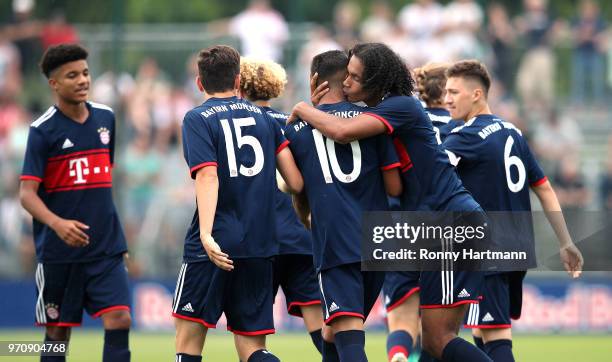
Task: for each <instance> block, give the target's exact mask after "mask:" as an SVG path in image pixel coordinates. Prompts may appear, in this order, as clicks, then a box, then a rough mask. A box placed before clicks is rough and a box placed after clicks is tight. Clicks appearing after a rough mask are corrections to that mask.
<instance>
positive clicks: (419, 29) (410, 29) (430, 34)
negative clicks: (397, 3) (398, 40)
mask: <svg viewBox="0 0 612 362" xmlns="http://www.w3.org/2000/svg"><path fill="white" fill-rule="evenodd" d="M443 12H444V8H443V7H442V6H441V5H440V4H438V2H437V1H434V0H416V1H414V2H411V3H409V4H407V5H406V6H404V7H403V8H402V9H401V10H400V13H399V16H398V19H397V21H398V24H399V25H400V26H401V28H402V29H403V30H404V31H405V32H406V35H407V38H408V42H409V43H410V44H411V46H413V47H414V48H415V49H418V51H417V52H416V53H419V55H417V56H415V57H414V59H413V60H412V64H413V66H418V65H422V64H425V63H427V62H430V61H448V56H447V55H448V53H447V52H446V48H445V47H444V46H443V45H442V38H441V37H440V32H441V30H442V26H443V18H442V15H443Z"/></svg>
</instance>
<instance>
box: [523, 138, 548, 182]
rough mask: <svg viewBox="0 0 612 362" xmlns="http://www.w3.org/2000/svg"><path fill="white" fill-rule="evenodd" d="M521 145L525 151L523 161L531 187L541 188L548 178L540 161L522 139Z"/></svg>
mask: <svg viewBox="0 0 612 362" xmlns="http://www.w3.org/2000/svg"><path fill="white" fill-rule="evenodd" d="M521 143H522V144H523V149H524V152H523V154H524V159H523V161H524V163H525V168H527V179H528V181H529V185H531V186H532V187H536V186H540V185H541V184H543V183H544V182H546V180H547V178H546V176H545V175H544V171H543V170H542V167H540V164H539V163H538V161H537V160H536V159H535V157H534V156H533V153H532V152H531V149H530V148H529V145H528V144H527V142H526V141H525V139H524V138H522V137H521Z"/></svg>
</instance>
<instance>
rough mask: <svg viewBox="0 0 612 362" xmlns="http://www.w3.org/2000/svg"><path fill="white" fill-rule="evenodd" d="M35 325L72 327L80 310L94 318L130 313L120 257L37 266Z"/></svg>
mask: <svg viewBox="0 0 612 362" xmlns="http://www.w3.org/2000/svg"><path fill="white" fill-rule="evenodd" d="M36 288H37V290H38V293H37V295H38V299H37V301H36V325H39V326H57V327H76V326H80V325H81V321H82V319H83V309H85V310H86V311H87V313H88V314H89V315H91V316H92V317H94V318H97V317H99V316H101V315H102V314H104V313H107V312H110V311H114V310H128V311H129V310H130V290H129V286H128V277H127V270H126V268H125V264H124V263H123V255H117V256H114V257H109V258H104V259H101V260H96V261H92V262H88V263H59V264H52V263H38V267H37V268H36Z"/></svg>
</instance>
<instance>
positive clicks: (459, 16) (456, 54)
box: [442, 0, 482, 60]
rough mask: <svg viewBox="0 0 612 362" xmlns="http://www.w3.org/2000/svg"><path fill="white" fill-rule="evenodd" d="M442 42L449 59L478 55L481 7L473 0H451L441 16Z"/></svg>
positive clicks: (479, 51) (479, 50) (479, 52)
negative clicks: (448, 52)
mask: <svg viewBox="0 0 612 362" xmlns="http://www.w3.org/2000/svg"><path fill="white" fill-rule="evenodd" d="M442 19H443V21H444V24H443V28H442V30H443V31H444V44H445V46H446V47H447V49H448V51H450V59H451V60H459V59H464V58H475V57H478V56H479V55H480V54H481V53H482V50H481V49H480V45H479V42H478V31H479V30H480V26H481V25H482V9H481V8H480V5H478V3H476V1H474V0H453V1H451V2H450V3H449V4H448V5H447V6H446V8H444V13H443V16H442Z"/></svg>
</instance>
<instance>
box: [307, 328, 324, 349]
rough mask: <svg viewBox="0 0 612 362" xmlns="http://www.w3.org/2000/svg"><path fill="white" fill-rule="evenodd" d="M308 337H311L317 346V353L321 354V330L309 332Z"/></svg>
mask: <svg viewBox="0 0 612 362" xmlns="http://www.w3.org/2000/svg"><path fill="white" fill-rule="evenodd" d="M310 338H312V343H313V344H314V345H315V347H317V350H318V351H319V353H321V354H323V336H322V335H321V330H320V329H317V330H316V331H312V332H310Z"/></svg>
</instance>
